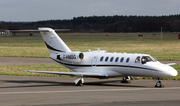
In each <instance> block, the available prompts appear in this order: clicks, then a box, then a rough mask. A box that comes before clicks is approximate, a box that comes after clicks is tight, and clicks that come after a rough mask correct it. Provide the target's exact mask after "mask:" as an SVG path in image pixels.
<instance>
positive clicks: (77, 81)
mask: <svg viewBox="0 0 180 106" xmlns="http://www.w3.org/2000/svg"><path fill="white" fill-rule="evenodd" d="M74 83H75V86H84V84H83V83H84V79H83V77H78V78H77V79H76V80H75V81H74Z"/></svg>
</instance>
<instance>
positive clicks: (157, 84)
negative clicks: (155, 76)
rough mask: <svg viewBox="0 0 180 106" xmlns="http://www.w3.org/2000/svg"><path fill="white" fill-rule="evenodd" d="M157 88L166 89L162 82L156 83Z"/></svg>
mask: <svg viewBox="0 0 180 106" xmlns="http://www.w3.org/2000/svg"><path fill="white" fill-rule="evenodd" d="M155 87H158V88H160V87H161V88H162V87H164V85H162V84H161V81H158V82H157V83H156V85H155Z"/></svg>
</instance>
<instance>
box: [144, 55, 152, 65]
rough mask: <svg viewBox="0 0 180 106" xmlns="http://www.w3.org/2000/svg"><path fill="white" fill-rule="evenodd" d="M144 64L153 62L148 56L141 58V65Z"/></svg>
mask: <svg viewBox="0 0 180 106" xmlns="http://www.w3.org/2000/svg"><path fill="white" fill-rule="evenodd" d="M146 62H153V60H152V59H151V57H149V56H143V57H142V59H141V63H142V64H145V63H146Z"/></svg>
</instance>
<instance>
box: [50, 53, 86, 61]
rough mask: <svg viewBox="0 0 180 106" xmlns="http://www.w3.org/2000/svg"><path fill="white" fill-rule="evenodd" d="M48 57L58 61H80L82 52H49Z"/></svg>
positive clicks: (82, 56)
mask: <svg viewBox="0 0 180 106" xmlns="http://www.w3.org/2000/svg"><path fill="white" fill-rule="evenodd" d="M50 57H51V58H54V59H56V60H59V61H68V62H81V61H82V59H84V54H83V53H82V52H68V53H59V54H51V55H50Z"/></svg>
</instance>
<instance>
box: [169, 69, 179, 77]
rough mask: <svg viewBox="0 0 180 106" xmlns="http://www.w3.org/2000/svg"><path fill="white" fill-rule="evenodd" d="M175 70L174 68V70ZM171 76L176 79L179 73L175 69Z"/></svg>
mask: <svg viewBox="0 0 180 106" xmlns="http://www.w3.org/2000/svg"><path fill="white" fill-rule="evenodd" d="M173 69H174V68H173ZM170 73H171V76H172V77H175V76H177V75H178V72H177V71H176V70H175V69H174V70H171V72H170Z"/></svg>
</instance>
